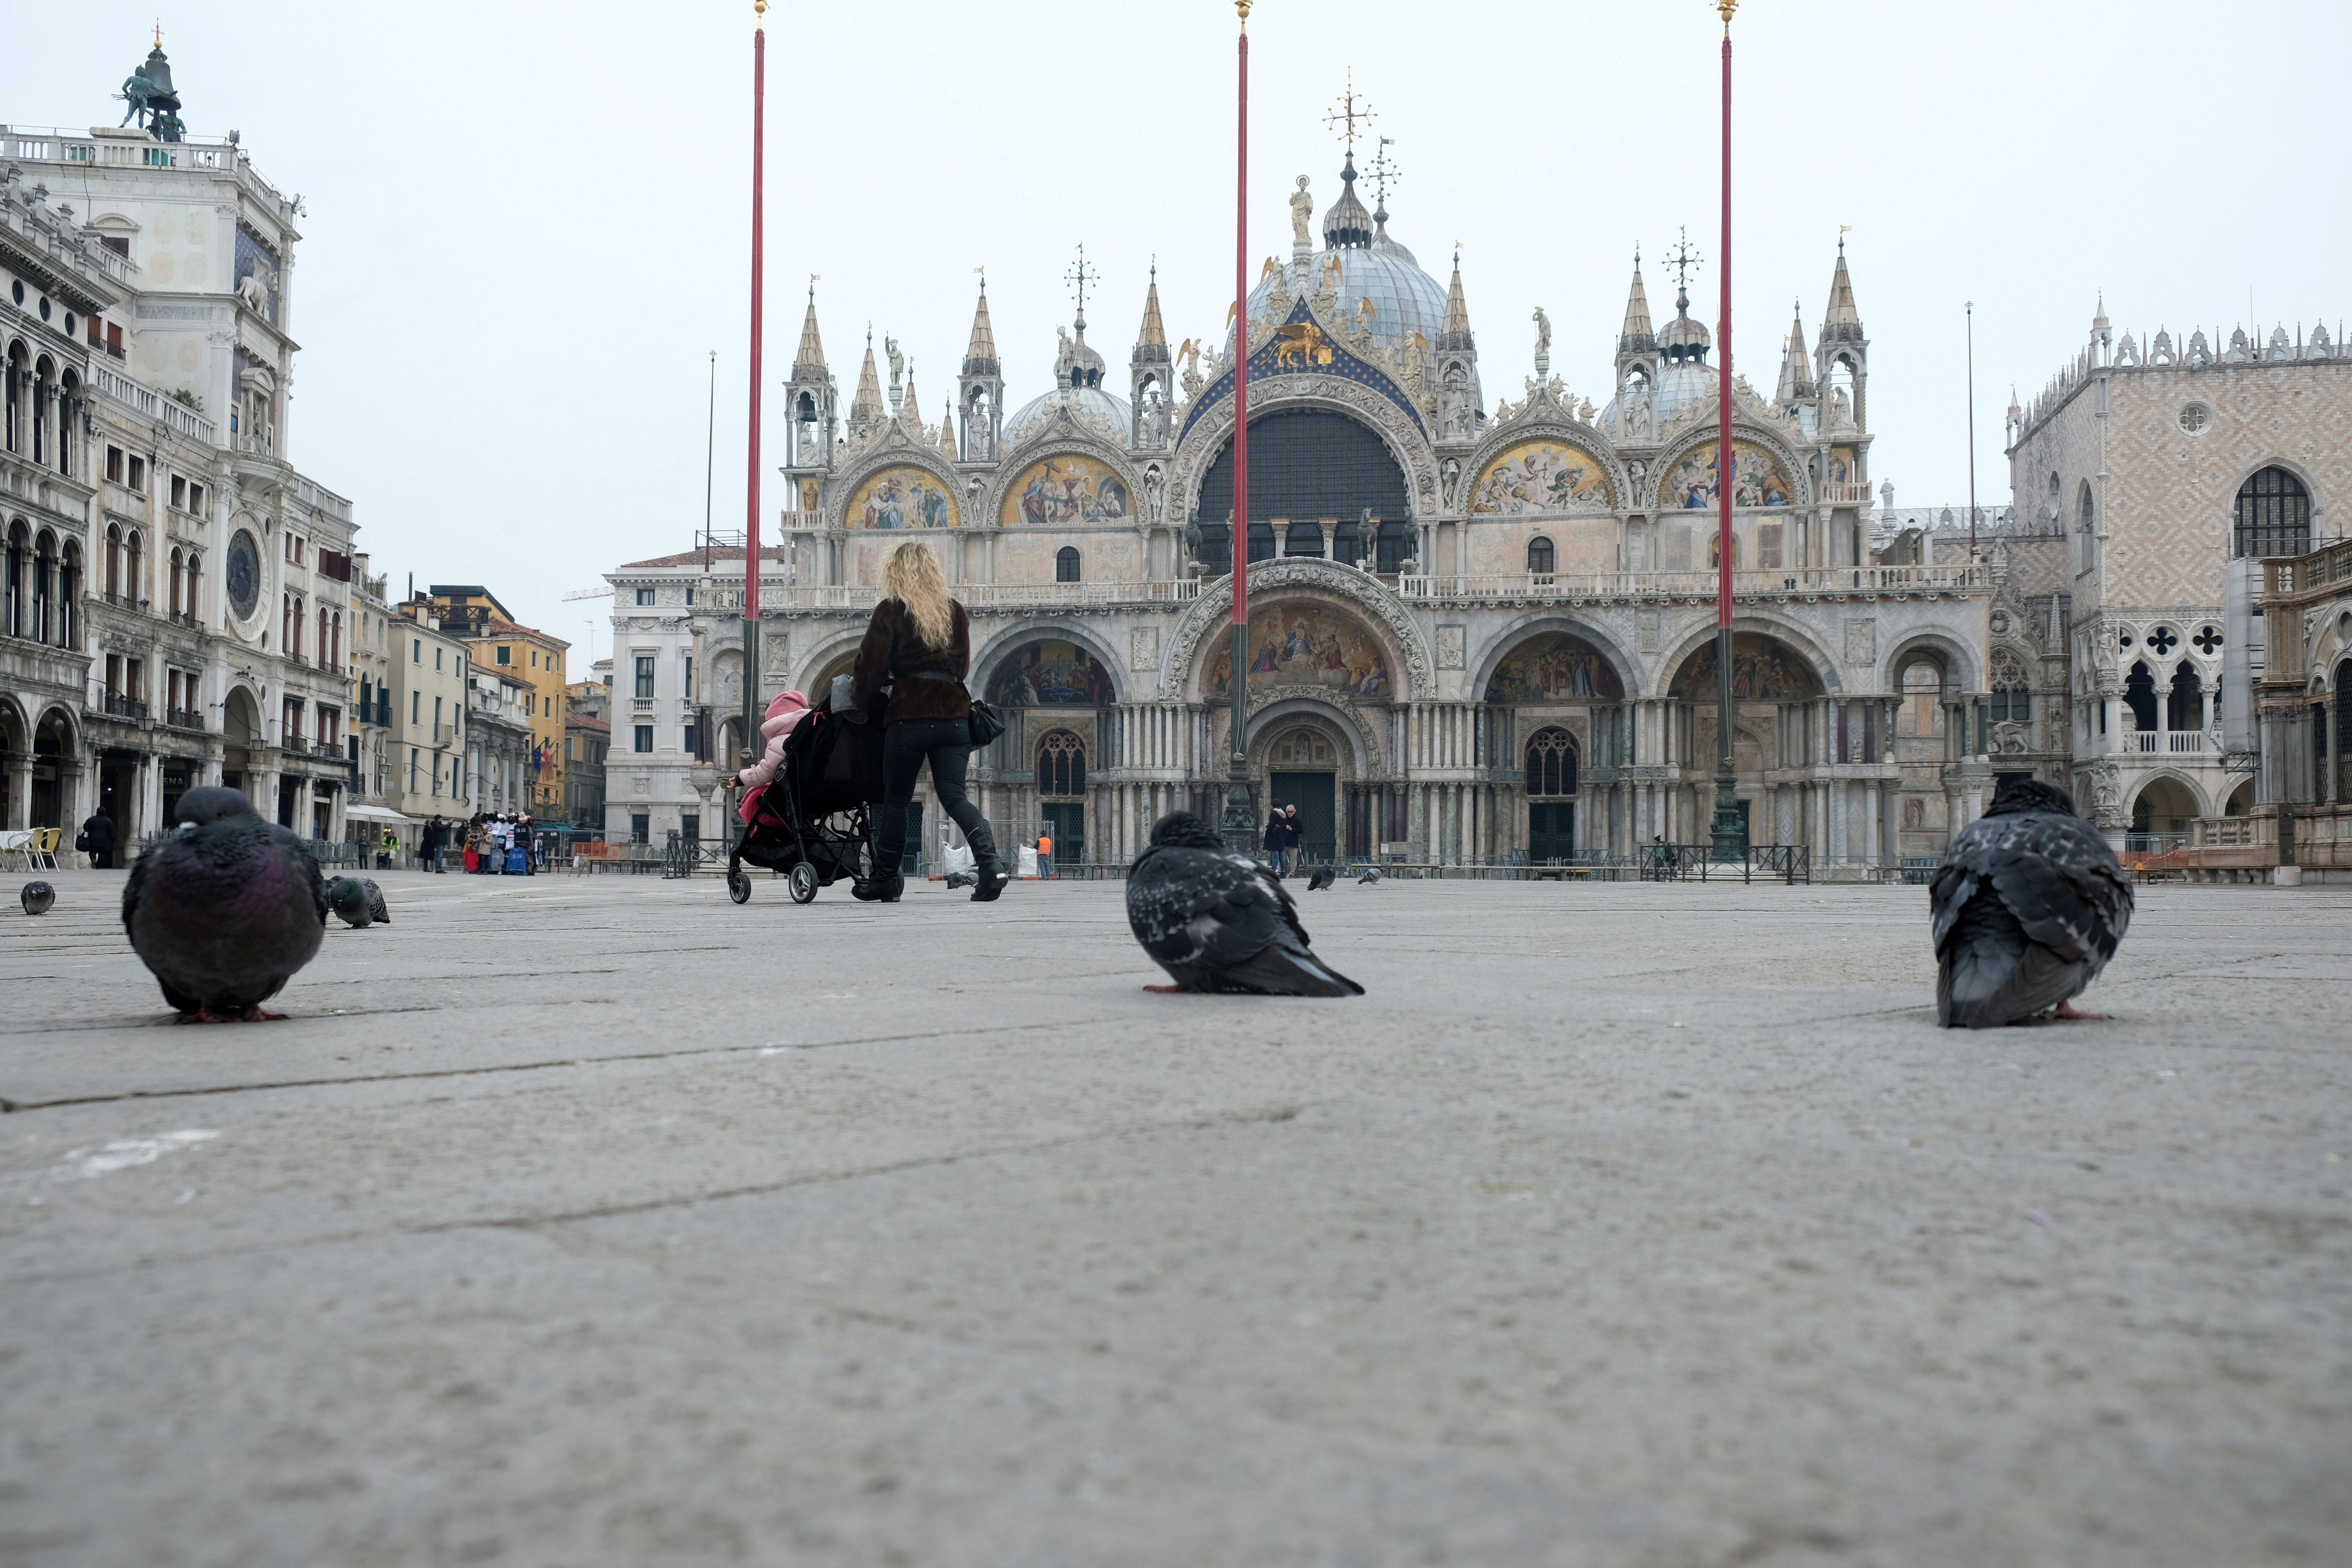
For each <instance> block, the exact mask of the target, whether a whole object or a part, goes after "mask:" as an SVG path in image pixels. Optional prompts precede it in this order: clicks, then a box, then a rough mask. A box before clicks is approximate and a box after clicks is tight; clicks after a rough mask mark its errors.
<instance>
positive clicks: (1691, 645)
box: [1629, 605, 1855, 700]
mask: <svg viewBox="0 0 2352 1568" xmlns="http://www.w3.org/2000/svg"><path fill="white" fill-rule="evenodd" d="M1731 629H1732V631H1733V633H1734V634H1735V635H1736V634H1738V633H1740V632H1749V633H1753V634H1754V635H1755V636H1757V637H1770V638H1771V639H1772V640H1773V641H1774V642H1777V643H1780V645H1781V646H1783V647H1786V648H1788V649H1789V650H1790V652H1791V653H1794V654H1796V655H1797V656H1798V657H1799V658H1801V659H1803V660H1804V661H1805V662H1806V664H1807V666H1808V673H1809V674H1811V676H1812V678H1813V679H1814V680H1815V681H1816V682H1818V683H1819V684H1820V686H1821V688H1822V693H1823V694H1824V695H1826V696H1830V697H1852V696H1853V695H1855V694H1854V693H1853V692H1850V691H1848V690H1846V689H1844V686H1843V683H1842V682H1840V680H1839V679H1838V666H1837V660H1836V659H1835V658H1832V657H1831V654H1830V651H1829V649H1827V648H1825V647H1822V645H1821V642H1820V640H1819V639H1818V638H1816V637H1814V636H1813V634H1812V633H1811V630H1809V629H1808V628H1806V627H1804V626H1800V625H1798V624H1797V623H1795V622H1794V621H1791V620H1789V619H1788V618H1786V617H1785V616H1780V615H1778V614H1776V613H1774V612H1773V611H1771V610H1769V609H1766V608H1765V607H1763V606H1762V605H1752V606H1750V607H1749V608H1748V609H1747V610H1744V611H1741V612H1738V614H1736V615H1734V616H1733V617H1732V622H1731ZM1714 641H1715V627H1713V626H1708V627H1706V629H1705V630H1703V631H1696V632H1692V633H1690V634H1689V635H1688V636H1686V637H1684V638H1683V639H1682V640H1681V641H1679V642H1677V643H1675V645H1674V646H1673V647H1670V648H1668V649H1667V650H1666V651H1665V652H1664V654H1662V655H1661V656H1660V657H1659V658H1658V661H1657V665H1656V667H1655V668H1656V670H1657V679H1656V680H1655V681H1654V682H1652V683H1644V686H1643V695H1644V696H1650V697H1663V696H1665V695H1666V694H1667V693H1668V692H1669V691H1671V690H1672V689H1673V687H1674V679H1675V676H1676V675H1679V674H1680V673H1681V672H1682V668H1683V666H1684V665H1685V664H1686V663H1688V662H1689V661H1690V658H1691V656H1692V655H1694V654H1696V653H1697V652H1698V651H1699V649H1700V648H1701V647H1706V646H1707V645H1709V644H1711V643H1713V642H1714ZM1629 689H1630V688H1629ZM1742 700H1749V699H1742Z"/></svg>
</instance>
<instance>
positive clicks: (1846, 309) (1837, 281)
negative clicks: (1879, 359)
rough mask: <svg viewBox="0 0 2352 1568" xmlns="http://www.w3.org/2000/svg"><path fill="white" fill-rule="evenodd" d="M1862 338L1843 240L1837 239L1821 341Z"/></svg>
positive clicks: (1859, 314)
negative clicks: (1846, 268) (1835, 259)
mask: <svg viewBox="0 0 2352 1568" xmlns="http://www.w3.org/2000/svg"><path fill="white" fill-rule="evenodd" d="M1861 336H1862V315H1861V312H1860V311H1858V310H1855V309H1854V307H1853V279H1852V278H1850V277H1848V276H1847V275H1846V270H1845V238H1844V237H1843V236H1840V237H1839V238H1838V255H1837V270H1836V271H1835V272H1833V273H1832V274H1831V275H1830V310H1829V314H1828V315H1826V316H1824V317H1822V342H1830V341H1831V340H1832V339H1843V340H1849V341H1850V340H1855V339H1859V338H1860V337H1861Z"/></svg>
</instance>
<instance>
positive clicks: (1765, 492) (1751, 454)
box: [1658, 436, 1797, 511]
mask: <svg viewBox="0 0 2352 1568" xmlns="http://www.w3.org/2000/svg"><path fill="white" fill-rule="evenodd" d="M1715 468H1716V444H1715V442H1714V441H1713V440H1708V441H1706V442H1703V443H1701V444H1699V445H1697V446H1695V447H1686V448H1685V450H1684V451H1683V453H1682V455H1681V456H1680V457H1678V458H1675V460H1674V461H1673V462H1671V463H1669V464H1667V465H1666V466H1665V468H1664V471H1663V472H1662V473H1661V474H1660V476H1659V479H1658V505H1659V507H1660V508H1661V509H1662V510H1669V511H1671V510H1688V511H1701V510H1712V509H1713V508H1714V507H1715V506H1717V504H1718V497H1719V496H1720V494H1721V491H1720V489H1719V487H1718V485H1717V481H1716V472H1715ZM1731 471H1732V476H1733V484H1732V491H1731V504H1732V505H1733V506H1735V507H1740V508H1743V509H1744V508H1748V507H1774V506H1790V505H1793V504H1794V503H1795V501H1796V499H1797V487H1796V486H1795V485H1794V484H1792V483H1790V479H1789V470H1788V468H1786V467H1784V466H1783V465H1782V464H1781V462H1780V458H1779V457H1778V456H1777V455H1776V454H1774V453H1773V452H1772V451H1771V450H1769V448H1767V447H1759V446H1758V445H1757V444H1756V443H1755V442H1753V441H1742V440H1740V439H1739V438H1738V437H1736V436H1735V437H1732V441H1731Z"/></svg>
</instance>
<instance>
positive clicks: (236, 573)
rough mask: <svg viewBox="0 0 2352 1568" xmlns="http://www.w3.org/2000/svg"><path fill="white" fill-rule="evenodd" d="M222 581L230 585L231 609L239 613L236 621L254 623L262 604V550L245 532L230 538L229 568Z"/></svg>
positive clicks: (242, 531) (229, 598) (236, 533)
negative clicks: (254, 616)
mask: <svg viewBox="0 0 2352 1568" xmlns="http://www.w3.org/2000/svg"><path fill="white" fill-rule="evenodd" d="M222 581H223V582H224V583H225V584H227V587H228V602H229V607H230V608H231V609H234V610H235V611H236V618H237V619H238V620H241V621H247V620H251V619H252V618H253V612H254V610H255V609H256V608H257V606H258V605H260V603H261V547H260V546H259V545H257V544H256V543H254V542H253V535H252V534H250V533H247V531H245V530H244V529H241V528H240V529H238V530H237V531H236V532H235V533H232V534H230V535H229V539H228V565H227V568H226V571H225V572H224V574H223V575H222Z"/></svg>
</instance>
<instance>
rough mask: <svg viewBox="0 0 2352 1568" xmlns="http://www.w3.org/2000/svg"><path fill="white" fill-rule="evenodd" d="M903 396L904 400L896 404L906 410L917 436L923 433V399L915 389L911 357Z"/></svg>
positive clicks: (909, 422)
mask: <svg viewBox="0 0 2352 1568" xmlns="http://www.w3.org/2000/svg"><path fill="white" fill-rule="evenodd" d="M904 396H905V398H906V401H905V402H904V403H901V404H900V405H898V406H900V407H901V408H904V409H905V410H906V411H907V422H908V424H909V425H912V426H914V427H915V434H917V435H918V436H919V435H921V434H922V433H923V400H922V398H921V397H920V396H919V395H917V393H916V391H915V362H914V361H913V360H911V359H910V360H908V362H907V390H906V392H905V394H904Z"/></svg>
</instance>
